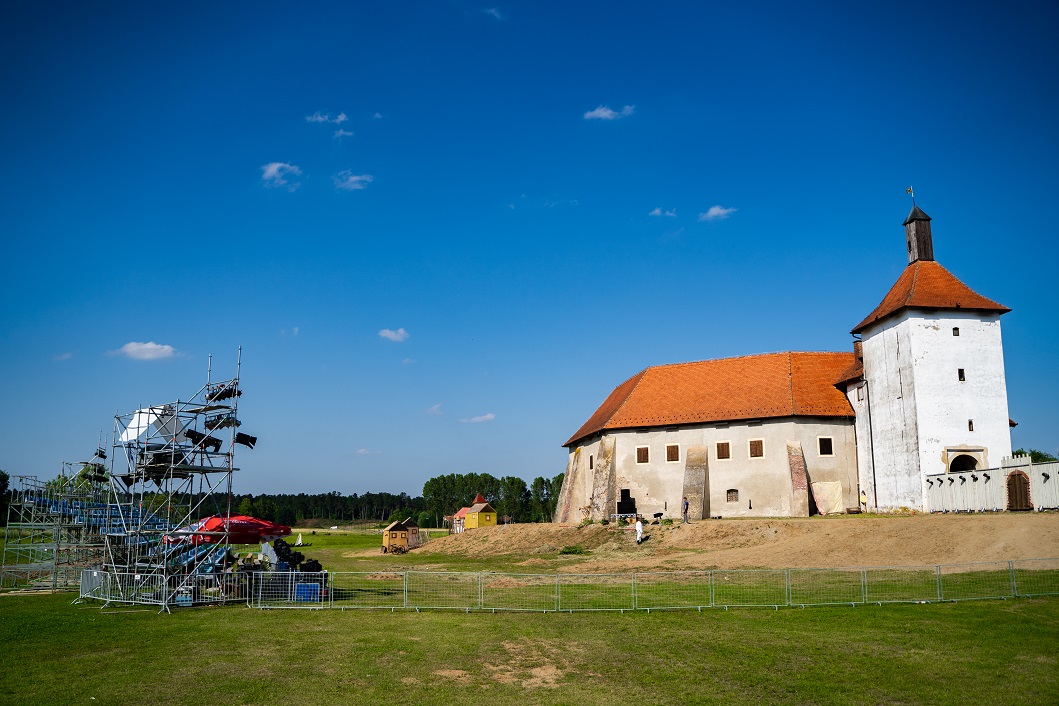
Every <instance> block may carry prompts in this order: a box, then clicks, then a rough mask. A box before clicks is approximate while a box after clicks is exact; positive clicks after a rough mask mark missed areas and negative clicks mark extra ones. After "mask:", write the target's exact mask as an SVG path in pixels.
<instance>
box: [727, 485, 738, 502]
mask: <svg viewBox="0 0 1059 706" xmlns="http://www.w3.org/2000/svg"><path fill="white" fill-rule="evenodd" d="M728 502H730V503H737V502H739V491H738V490H736V489H735V488H731V489H729V490H728Z"/></svg>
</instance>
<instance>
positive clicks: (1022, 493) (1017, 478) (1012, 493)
mask: <svg viewBox="0 0 1059 706" xmlns="http://www.w3.org/2000/svg"><path fill="white" fill-rule="evenodd" d="M1032 509H1033V505H1031V504H1030V479H1029V478H1027V477H1026V474H1025V473H1023V472H1022V471H1015V472H1013V473H1012V474H1011V475H1009V476H1008V510H1032Z"/></svg>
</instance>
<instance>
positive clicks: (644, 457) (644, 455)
mask: <svg viewBox="0 0 1059 706" xmlns="http://www.w3.org/2000/svg"><path fill="white" fill-rule="evenodd" d="M650 461H651V456H650V453H649V452H648V450H647V447H646V446H637V447H636V462H637V463H650Z"/></svg>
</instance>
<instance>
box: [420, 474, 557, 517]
mask: <svg viewBox="0 0 1059 706" xmlns="http://www.w3.org/2000/svg"><path fill="white" fill-rule="evenodd" d="M563 475H564V474H562V473H560V474H559V475H557V476H555V477H554V478H544V477H540V476H538V477H537V478H534V479H533V480H532V481H531V482H530V484H529V485H528V486H527V485H526V481H524V480H522V479H521V478H519V477H517V476H504V477H503V478H496V477H494V476H491V475H489V474H488V473H449V474H448V475H443V476H436V477H434V478H431V479H430V480H428V481H427V482H426V483H425V484H424V485H423V500H424V502H425V503H426V507H427V510H428V511H429V512H430V513H432V514H433V515H434V516H435V517H444V516H446V515H452V514H454V513H456V512H457V511H458V510H459V509H460V508H462V507H468V506H469V505H471V503H472V501H473V500H474V498H475V496H476V495H477V494H478V493H481V494H482V497H484V498H485V499H486V501H488V502H489V504H490V505H492V506H493V509H494V510H496V514H497V515H498V516H499V517H500V518H508V519H509V520H510V521H512V522H551V520H552V516H553V515H555V505H556V503H557V502H558V501H559V491H560V490H561V489H562V487H563Z"/></svg>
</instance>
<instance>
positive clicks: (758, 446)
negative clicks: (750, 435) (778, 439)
mask: <svg viewBox="0 0 1059 706" xmlns="http://www.w3.org/2000/svg"><path fill="white" fill-rule="evenodd" d="M764 455H765V442H764V440H763V439H751V440H750V458H761V457H762V456H764Z"/></svg>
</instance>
